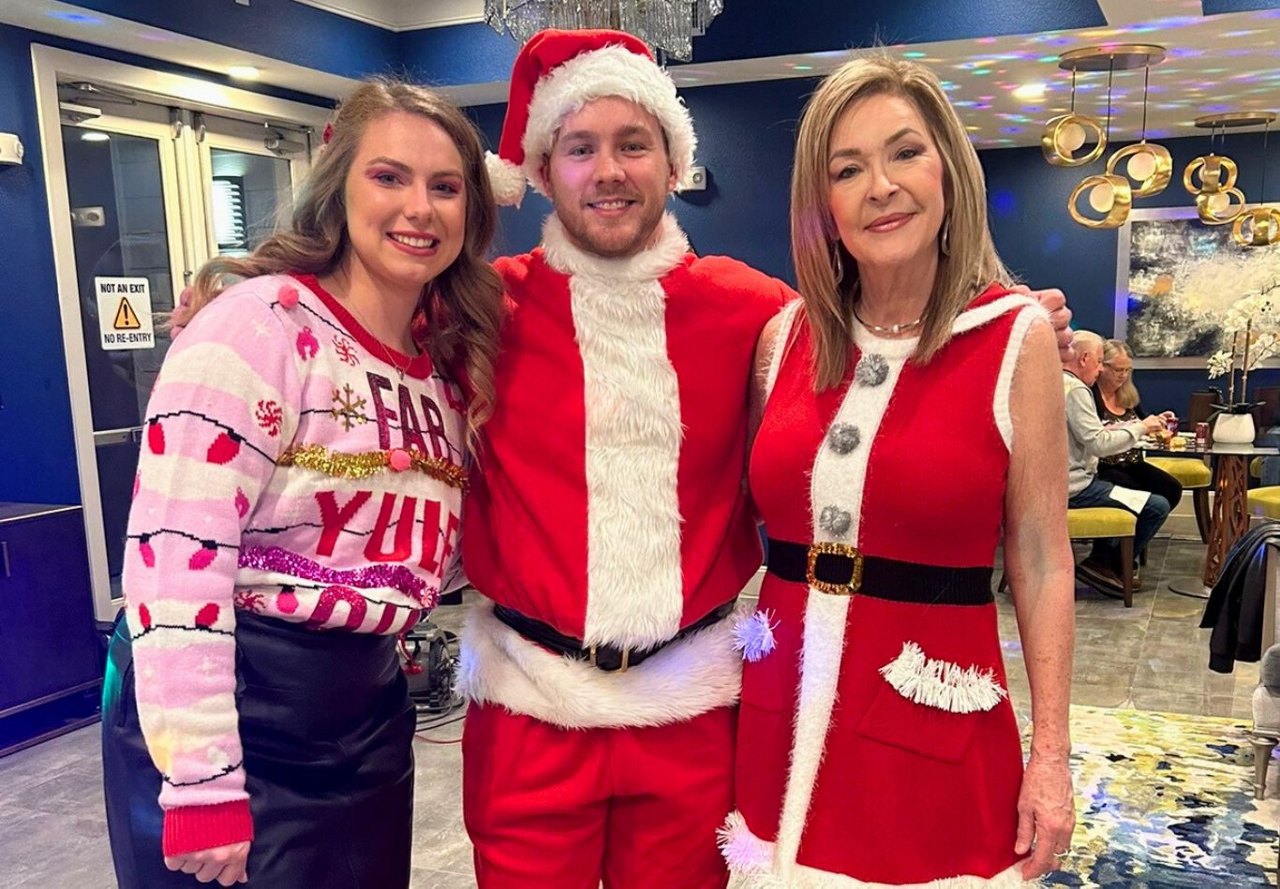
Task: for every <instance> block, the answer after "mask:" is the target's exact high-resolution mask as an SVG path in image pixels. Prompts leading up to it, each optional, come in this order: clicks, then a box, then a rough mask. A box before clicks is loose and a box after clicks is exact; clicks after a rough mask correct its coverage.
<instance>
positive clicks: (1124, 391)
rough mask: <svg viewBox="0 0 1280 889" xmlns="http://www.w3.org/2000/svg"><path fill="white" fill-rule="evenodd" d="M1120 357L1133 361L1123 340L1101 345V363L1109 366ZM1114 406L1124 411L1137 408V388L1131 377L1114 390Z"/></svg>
mask: <svg viewBox="0 0 1280 889" xmlns="http://www.w3.org/2000/svg"><path fill="white" fill-rule="evenodd" d="M1120 355H1125V356H1127V357H1128V358H1129V360H1130V361H1132V360H1133V350H1132V349H1130V348H1129V344H1128V343H1126V342H1125V341H1124V340H1107V341H1106V342H1104V343H1103V344H1102V363H1103V364H1110V363H1111V362H1112V361H1113V360H1114V359H1116V358H1118V357H1119V356H1120ZM1115 401H1116V405H1117V406H1118V407H1122V408H1124V409H1125V410H1132V409H1133V408H1135V407H1137V406H1138V387H1137V386H1135V385H1133V375H1132V374H1130V375H1129V378H1128V379H1127V380H1125V381H1124V382H1123V383H1121V384H1120V387H1119V388H1118V389H1116V395H1115Z"/></svg>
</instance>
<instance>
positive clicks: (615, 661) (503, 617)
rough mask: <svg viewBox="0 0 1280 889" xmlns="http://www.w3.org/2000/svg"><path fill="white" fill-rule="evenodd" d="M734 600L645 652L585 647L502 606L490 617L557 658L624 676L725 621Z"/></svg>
mask: <svg viewBox="0 0 1280 889" xmlns="http://www.w3.org/2000/svg"><path fill="white" fill-rule="evenodd" d="M736 603H737V600H736V599H731V600H730V601H728V602H725V603H724V604H723V605H721V606H719V607H718V608H715V609H713V610H712V611H710V612H708V613H707V614H704V615H703V616H702V617H700V618H698V619H697V620H695V621H694V622H693V623H691V624H689V626H687V627H685V628H684V629H682V630H681V631H680V632H678V633H676V634H675V635H674V636H672V637H671V638H670V639H666V640H664V641H662V642H657V643H655V644H653V645H650V646H649V647H647V648H618V647H617V646H616V645H586V644H585V643H583V641H582V640H581V639H575V638H573V637H572V636H566V635H564V634H563V633H561V632H560V631H559V630H557V629H556V628H555V627H553V626H551V625H550V624H546V623H543V622H542V621H540V620H535V619H533V618H532V617H527V616H526V615H523V614H521V613H520V612H519V611H516V610H515V609H514V608H508V607H507V606H505V605H497V604H495V605H494V606H493V616H494V617H496V618H497V619H498V620H500V621H502V622H503V623H504V624H506V625H507V626H509V627H510V628H511V629H513V630H515V631H516V632H517V633H519V634H520V635H521V636H523V637H524V638H526V639H528V640H529V641H530V642H534V643H536V644H538V645H541V646H542V647H543V648H546V649H548V650H550V651H553V652H555V653H556V654H560V655H564V656H565V657H570V658H573V659H574V660H578V661H586V662H587V663H589V664H591V666H593V667H596V668H597V669H600V670H604V671H605V672H606V673H614V672H619V673H625V672H627V668H628V667H634V666H636V665H637V664H641V663H644V662H645V661H646V660H648V659H649V658H651V657H653V656H654V655H655V654H657V653H658V652H659V651H661V650H662V649H664V648H666V647H667V646H668V645H670V644H671V643H673V642H676V641H678V640H680V639H683V638H684V637H685V636H689V635H692V634H693V633H696V632H698V631H699V630H703V629H706V628H707V627H709V626H711V625H712V624H715V623H719V622H720V621H722V620H724V619H725V618H726V617H728V616H729V614H730V613H731V612H732V611H733V606H734V605H735V604H736Z"/></svg>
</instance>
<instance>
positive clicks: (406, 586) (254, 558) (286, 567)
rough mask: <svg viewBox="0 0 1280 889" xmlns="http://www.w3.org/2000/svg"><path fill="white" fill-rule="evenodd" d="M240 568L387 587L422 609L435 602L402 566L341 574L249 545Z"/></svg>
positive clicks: (277, 549)
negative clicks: (427, 598) (409, 597)
mask: <svg viewBox="0 0 1280 889" xmlns="http://www.w3.org/2000/svg"><path fill="white" fill-rule="evenodd" d="M240 567H241V568H258V569H261V570H263V571H275V572H278V573H280V574H288V575H289V576H290V577H298V578H301V579H303V580H314V581H317V582H319V583H330V584H333V583H340V584H344V585H345V586H349V587H355V588H356V589H366V590H367V589H374V588H378V587H381V588H384V589H386V588H390V589H394V590H399V591H400V592H402V593H404V594H405V595H406V596H411V597H412V598H413V600H414V601H415V602H417V603H418V604H419V605H421V606H423V607H424V608H430V607H434V606H435V603H434V602H427V601H424V593H425V592H426V591H427V584H426V581H424V580H422V579H421V578H420V577H417V576H416V575H415V574H414V573H413V572H412V571H410V570H409V569H408V568H406V567H404V566H403V565H370V566H369V567H367V568H352V569H349V570H346V571H343V570H340V569H338V568H327V567H325V566H324V565H321V564H320V563H319V562H313V561H311V560H310V559H308V558H306V557H305V556H300V555H298V554H297V553H291V552H289V551H288V550H286V549H281V548H280V547H278V546H251V547H249V548H248V549H246V550H243V551H242V552H241V553H240Z"/></svg>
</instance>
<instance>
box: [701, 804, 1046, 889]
mask: <svg viewBox="0 0 1280 889" xmlns="http://www.w3.org/2000/svg"><path fill="white" fill-rule="evenodd" d="M716 834H717V838H718V841H719V844H720V853H721V854H722V855H723V856H724V860H725V861H726V862H727V863H728V865H729V870H730V871H732V872H733V874H734V876H735V877H736V878H737V880H736V881H735V882H734V886H735V887H738V889H1027V887H1034V886H1040V885H1042V884H1041V882H1040V881H1039V880H1024V879H1022V862H1019V863H1017V864H1015V865H1013V866H1012V867H1010V868H1007V869H1006V870H1004V871H1001V872H1000V873H998V874H996V875H995V876H994V877H977V876H957V877H945V878H943V879H940V880H930V881H929V882H927V883H892V884H890V883H868V882H866V881H865V880H858V879H855V878H853V877H850V876H846V875H845V874H837V873H832V872H830V871H823V870H818V869H817V868H813V867H805V866H803V865H800V866H797V867H796V868H795V869H794V870H793V872H792V873H791V875H790V876H788V877H785V878H784V877H783V876H781V875H779V874H777V873H776V872H775V869H774V860H775V854H776V850H777V847H776V845H775V844H774V843H771V842H769V841H768V840H762V839H760V838H759V837H758V836H756V835H755V834H753V833H752V832H751V828H749V827H747V822H746V819H744V818H743V817H742V814H741V813H739V812H731V813H730V814H729V817H728V818H726V819H725V823H724V826H722V827H721V828H720V829H719V830H718V831H717V832H716Z"/></svg>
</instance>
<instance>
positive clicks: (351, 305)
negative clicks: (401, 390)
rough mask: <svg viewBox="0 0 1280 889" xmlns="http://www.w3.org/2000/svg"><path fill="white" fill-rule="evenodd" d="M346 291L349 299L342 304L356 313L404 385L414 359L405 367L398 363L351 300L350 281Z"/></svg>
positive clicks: (357, 318)
mask: <svg viewBox="0 0 1280 889" xmlns="http://www.w3.org/2000/svg"><path fill="white" fill-rule="evenodd" d="M344 289H345V290H346V293H347V298H346V299H345V300H343V301H342V304H343V305H344V306H346V307H347V308H348V309H350V310H351V311H352V312H354V313H355V316H356V320H357V321H359V322H360V324H361V326H363V327H364V332H365V333H367V334H369V339H371V340H373V342H374V343H375V344H376V345H377V347H378V349H379V350H381V352H382V358H383V359H384V360H385V361H386V362H387V364H390V365H391V366H392V367H394V368H395V369H396V373H397V374H399V375H400V382H402V383H403V382H404V374H405V371H407V370H408V369H409V365H410V364H412V363H413V358H412V357H411V356H410V357H409V361H408V362H407V363H406V364H405V366H404V367H401V366H400V362H398V361H396V358H395V354H394V353H393V352H392V351H391V349H389V348H388V347H387V346H386V344H384V343H383V342H382V340H380V339H378V337H377V335H375V334H374V332H373V329H372V328H371V327H370V326H369V322H368V321H366V320H365V317H364V313H363V312H361V311H360V308H359V307H358V306H357V305H356V301H355V300H354V299H352V298H351V283H350V282H349V281H348V282H346V287H345V288H344ZM374 357H375V358H376V357H377V355H376V354H375V355H374Z"/></svg>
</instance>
